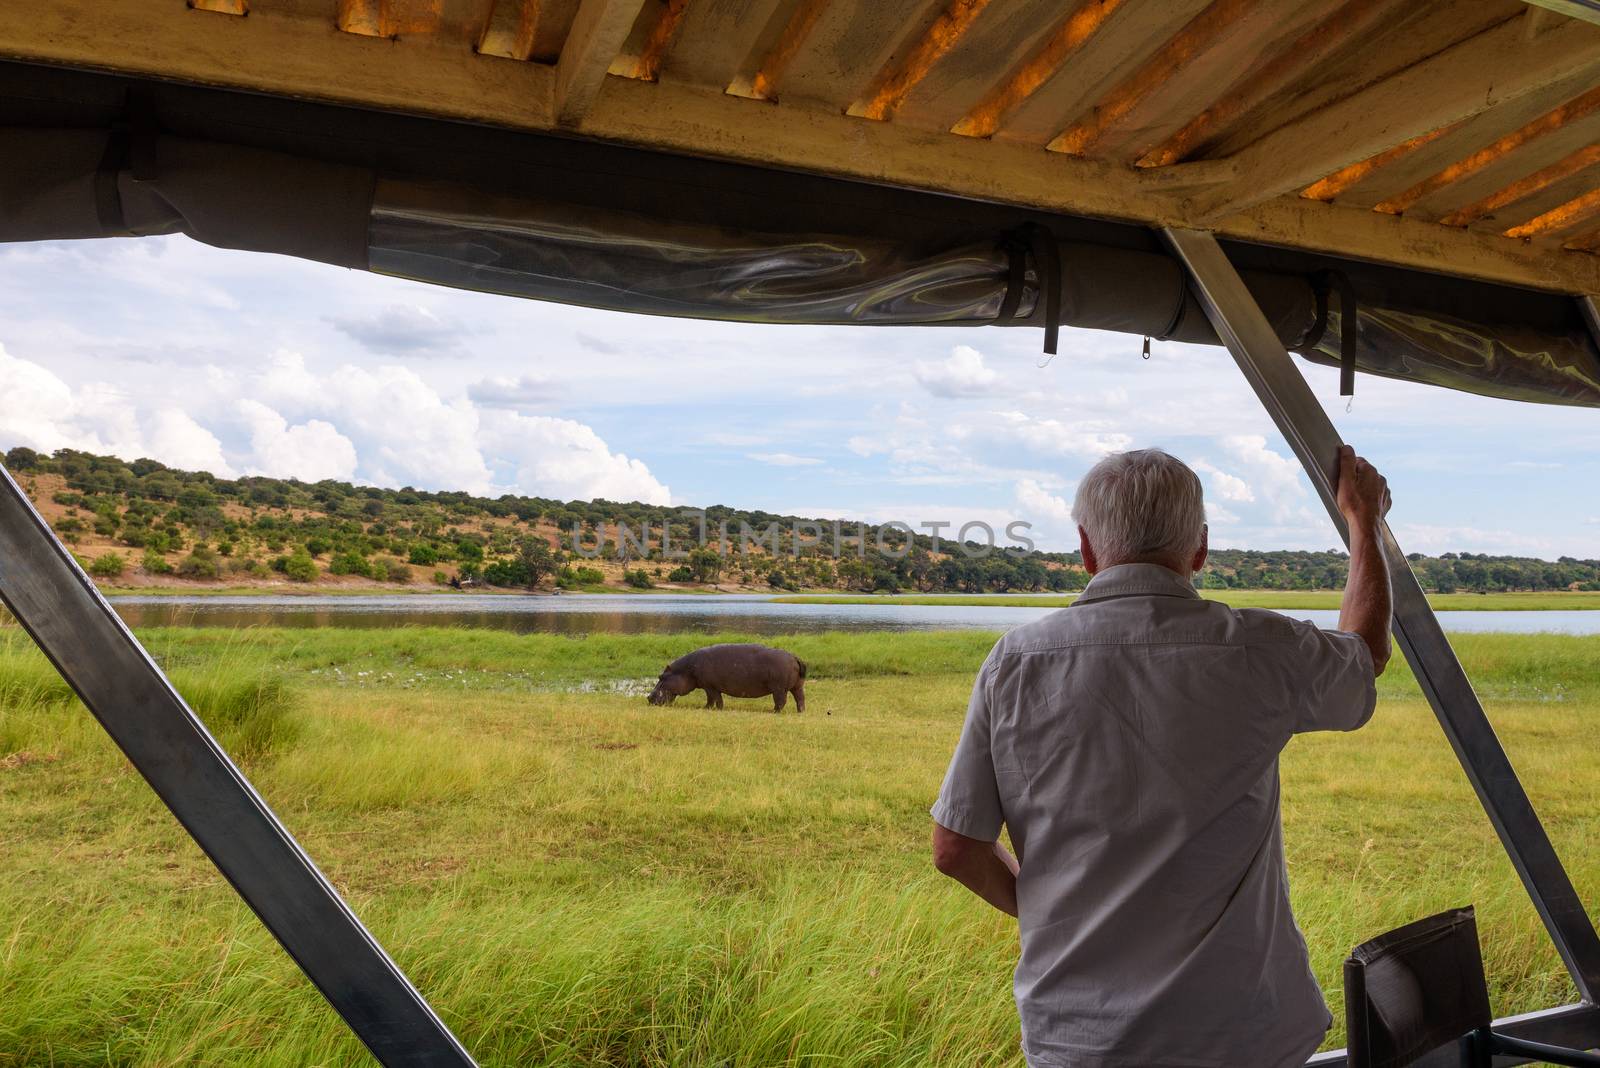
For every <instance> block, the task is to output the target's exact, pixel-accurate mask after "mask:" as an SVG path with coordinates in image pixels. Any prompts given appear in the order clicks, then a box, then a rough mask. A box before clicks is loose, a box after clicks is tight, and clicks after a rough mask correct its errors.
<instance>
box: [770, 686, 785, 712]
mask: <svg viewBox="0 0 1600 1068" xmlns="http://www.w3.org/2000/svg"><path fill="white" fill-rule="evenodd" d="M788 701H789V692H788V691H787V690H773V691H772V710H773V711H774V712H782V711H783V706H784V705H785V704H787V703H788Z"/></svg>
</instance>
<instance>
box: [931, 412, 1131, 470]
mask: <svg viewBox="0 0 1600 1068" xmlns="http://www.w3.org/2000/svg"><path fill="white" fill-rule="evenodd" d="M995 415H996V416H997V417H998V420H997V421H998V424H999V425H998V426H985V427H982V428H977V427H974V428H963V429H964V430H966V432H968V433H993V434H996V435H998V436H1000V437H1006V438H1011V439H1013V440H1015V441H1016V442H1018V443H1020V444H1022V445H1024V446H1026V447H1028V448H1030V449H1034V450H1035V451H1038V452H1043V453H1050V454H1055V455H1066V456H1080V457H1084V458H1087V459H1091V460H1098V459H1100V458H1101V457H1103V456H1108V455H1110V454H1111V453H1114V452H1121V451H1122V450H1124V449H1128V448H1131V447H1132V446H1133V438H1131V437H1129V436H1128V435H1127V434H1123V433H1121V432H1118V431H1113V430H1110V429H1109V428H1108V427H1107V426H1106V425H1105V424H1103V423H1100V422H1091V421H1081V422H1070V423H1067V422H1062V421H1061V420H1060V419H1039V418H1035V417H1034V416H1031V415H1028V414H1026V413H1024V412H1016V411H1012V412H998V413H995Z"/></svg>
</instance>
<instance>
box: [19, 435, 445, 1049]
mask: <svg viewBox="0 0 1600 1068" xmlns="http://www.w3.org/2000/svg"><path fill="white" fill-rule="evenodd" d="M0 600H3V601H4V602H5V605H6V607H7V608H9V609H10V610H11V613H12V615H14V616H16V618H17V621H18V622H19V623H21V624H22V626H23V628H24V629H25V630H26V631H27V632H28V634H29V635H30V636H32V638H33V640H34V641H35V642H37V643H38V645H39V648H40V649H42V650H43V651H44V654H45V656H47V657H49V658H50V661H51V662H52V663H53V664H54V665H55V667H56V670H58V671H60V672H61V676H62V678H64V679H66V680H67V682H68V684H70V685H71V686H72V688H73V690H75V691H76V692H77V694H78V696H79V697H80V698H82V699H83V703H84V704H85V705H87V706H88V708H89V711H90V712H92V713H93V714H94V717H95V718H96V719H98V720H99V721H100V725H101V726H103V727H104V728H105V729H106V733H108V734H110V735H111V737H112V740H113V741H115V742H116V743H117V745H118V746H120V747H121V749H122V751H123V752H124V753H125V754H127V757H128V759H129V760H130V761H131V762H132V763H133V766H134V767H135V768H137V769H138V771H139V774H141V775H143V776H144V778H145V781H146V782H148V783H149V784H150V786H151V788H153V789H154V790H155V792H156V793H157V794H158V795H159V796H160V798H161V800H162V801H164V802H165V803H166V805H167V807H168V808H169V809H171V810H172V814H173V815H174V816H176V817H177V818H178V822H179V823H181V824H183V827H184V829H185V830H187V831H188V832H189V834H190V835H191V836H192V837H193V838H194V840H195V841H196V842H197V843H198V844H199V846H200V848H201V849H202V850H204V851H205V853H206V855H207V856H209V857H210V858H211V860H212V862H213V863H214V864H216V866H217V869H218V870H219V871H221V872H222V874H223V876H224V877H225V878H226V879H227V880H228V882H230V883H232V884H233V888H234V889H235V890H236V891H238V893H239V896H240V897H242V898H244V901H245V903H246V904H247V905H249V906H250V907H251V909H253V910H254V911H255V914H256V915H257V916H259V917H260V918H261V922H262V923H264V924H266V925H267V929H268V930H270V931H271V932H272V934H273V935H274V936H275V937H276V938H277V939H278V941H279V942H280V943H282V945H283V948H284V949H286V950H287V951H288V952H289V956H291V957H293V958H294V961H295V963H296V964H298V965H299V966H300V968H301V970H302V971H304V972H305V973H306V976H307V978H309V979H310V980H311V981H312V982H313V983H314V984H316V986H317V989H318V990H320V991H321V992H322V995H323V997H325V998H327V999H328V1002H329V1003H330V1004H331V1005H332V1006H333V1007H334V1009H335V1010H337V1011H338V1013H339V1015H340V1016H342V1017H344V1020H345V1023H347V1024H349V1025H350V1029H351V1030H352V1031H354V1032H355V1033H356V1036H357V1037H358V1038H360V1039H361V1041H362V1042H364V1043H365V1044H366V1046H367V1048H368V1049H369V1050H371V1051H372V1054H373V1056H375V1057H376V1058H377V1059H378V1060H379V1061H380V1062H381V1063H382V1064H384V1065H386V1066H388V1068H399V1066H406V1068H423V1066H426V1068H446V1066H449V1068H456V1066H470V1065H472V1064H473V1060H472V1058H471V1056H469V1055H468V1053H467V1051H466V1050H465V1049H464V1048H463V1047H462V1045H461V1043H460V1042H458V1041H457V1040H456V1038H455V1036H454V1035H452V1034H451V1033H450V1030H449V1028H447V1027H446V1026H445V1025H444V1022H443V1021H441V1020H440V1019H439V1017H438V1016H437V1015H436V1014H435V1013H434V1011H433V1009H432V1008H430V1007H429V1005H428V1003H427V1002H426V1001H424V1000H423V998H422V995H421V994H419V993H417V990H416V988H415V987H413V986H412V985H411V983H410V982H409V981H408V980H407V979H406V977H405V975H403V974H402V973H401V971H400V969H399V968H398V967H397V966H396V965H395V963H394V961H392V960H390V959H389V956H388V954H386V953H385V952H384V951H383V947H382V946H380V945H378V943H377V941H376V940H375V939H373V937H372V935H370V934H369V933H368V932H367V930H366V928H365V927H363V926H362V925H361V921H360V920H358V919H356V916H355V914H354V913H353V912H351V911H350V908H349V906H347V905H346V904H345V903H344V900H343V899H342V898H340V896H339V893H338V891H336V890H335V889H334V888H333V886H332V884H330V883H329V882H328V880H327V878H326V877H324V876H323V874H322V872H320V871H318V870H317V866H316V865H315V864H314V863H312V861H311V858H310V857H309V856H307V855H306V853H305V850H303V849H301V848H300V845H299V844H298V843H297V842H296V841H295V840H294V838H293V837H292V836H291V835H290V834H289V832H288V831H287V830H286V829H285V828H284V826H283V824H281V823H279V822H278V819H277V817H276V816H274V815H273V814H272V811H271V810H270V809H269V808H267V805H266V802H265V801H263V800H262V799H261V797H260V796H259V795H258V794H257V793H256V791H255V789H254V788H253V787H252V786H251V785H250V783H249V781H248V780H246V779H245V777H244V774H243V773H242V772H240V770H239V769H238V768H237V767H236V766H235V765H234V763H233V761H231V760H229V759H228V756H227V754H226V753H224V752H223V751H222V747H221V746H219V745H218V744H217V742H216V740H215V739H213V738H212V737H211V734H210V733H209V732H208V731H207V730H206V728H205V725H204V724H203V723H201V722H200V720H199V718H198V717H196V716H195V714H194V713H193V712H192V711H191V710H190V709H189V706H188V705H187V704H186V703H185V702H184V700H183V698H182V697H180V696H179V695H178V691H177V690H175V689H174V688H173V686H172V683H171V682H169V681H168V680H167V677H166V675H164V674H163V673H162V671H161V669H160V668H159V667H157V666H156V663H155V661H153V660H152V659H151V658H150V656H149V654H148V653H146V652H145V650H144V648H143V647H142V646H141V645H140V644H139V642H138V640H137V639H135V638H134V636H133V634H132V632H131V631H129V630H128V628H127V626H126V625H124V624H123V622H122V620H121V619H119V618H118V617H117V615H116V613H115V612H113V611H112V610H111V606H110V605H109V604H108V603H106V600H105V598H104V597H102V596H100V593H99V591H98V590H96V589H95V586H94V584H93V583H92V582H90V581H89V577H88V576H87V575H85V574H84V573H83V570H82V569H81V568H79V567H78V565H77V562H76V561H75V560H74V559H73V558H72V554H71V553H69V552H68V551H67V549H66V547H65V546H63V545H62V544H61V542H60V541H59V540H57V538H56V536H55V535H54V534H53V533H52V532H51V530H50V528H49V527H48V526H47V525H46V524H45V521H44V520H43V519H42V518H41V517H40V515H39V513H38V512H37V511H36V510H35V509H34V507H33V504H32V503H31V502H30V501H29V500H28V497H27V495H26V494H24V493H23V492H22V489H21V488H20V487H18V485H17V483H16V481H15V480H13V479H12V477H11V475H10V474H9V473H8V472H6V471H5V469H4V468H3V467H0Z"/></svg>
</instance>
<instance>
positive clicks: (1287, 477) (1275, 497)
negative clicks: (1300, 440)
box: [1221, 434, 1316, 524]
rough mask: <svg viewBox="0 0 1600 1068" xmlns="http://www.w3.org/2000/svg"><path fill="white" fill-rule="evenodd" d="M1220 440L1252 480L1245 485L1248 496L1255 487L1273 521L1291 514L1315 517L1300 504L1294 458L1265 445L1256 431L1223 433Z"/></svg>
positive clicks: (1299, 481) (1301, 495)
mask: <svg viewBox="0 0 1600 1068" xmlns="http://www.w3.org/2000/svg"><path fill="white" fill-rule="evenodd" d="M1221 444H1222V448H1223V450H1224V451H1225V452H1227V453H1228V455H1229V456H1231V457H1233V459H1234V460H1235V461H1237V462H1238V463H1239V464H1240V465H1241V466H1242V467H1244V468H1245V469H1246V470H1247V471H1249V472H1250V475H1251V479H1252V482H1251V483H1249V484H1247V485H1246V489H1248V490H1249V491H1250V494H1251V499H1254V498H1255V496H1256V491H1257V490H1259V491H1260V496H1262V497H1263V498H1265V502H1266V504H1267V505H1268V507H1269V509H1270V511H1271V513H1272V518H1273V521H1274V522H1275V523H1280V524H1281V523H1283V522H1285V521H1286V520H1288V519H1290V518H1291V517H1293V518H1298V519H1302V520H1304V519H1308V518H1309V520H1310V521H1315V519H1316V515H1315V513H1312V512H1310V511H1309V510H1307V509H1306V508H1305V507H1304V501H1305V500H1306V487H1305V483H1304V482H1303V481H1302V480H1303V479H1304V478H1305V472H1304V471H1302V470H1301V468H1300V462H1299V461H1298V460H1295V459H1292V458H1291V457H1287V456H1282V455H1280V454H1278V453H1276V452H1273V451H1272V450H1271V449H1269V448H1267V439H1266V438H1265V437H1264V436H1262V435H1260V434H1232V435H1229V436H1227V437H1224V438H1223V439H1222V441H1221ZM1241 481H1242V480H1241ZM1224 496H1225V499H1229V500H1233V499H1236V498H1227V497H1226V495H1224Z"/></svg>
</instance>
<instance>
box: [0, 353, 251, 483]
mask: <svg viewBox="0 0 1600 1068" xmlns="http://www.w3.org/2000/svg"><path fill="white" fill-rule="evenodd" d="M0 434H3V435H4V444H5V445H26V446H28V447H29V448H33V449H38V450H39V451H41V452H54V451H55V450H56V449H82V450H84V451H86V452H100V453H111V454H112V455H114V456H120V457H122V458H123V459H125V460H135V459H138V458H139V457H141V456H151V457H155V458H156V459H159V460H162V461H164V462H167V463H171V464H174V465H176V466H182V467H190V468H194V469H198V470H203V471H210V472H212V473H213V474H216V475H221V476H222V477H224V478H229V477H232V476H233V474H234V469H233V467H232V465H230V464H229V463H228V461H227V460H226V459H225V457H224V455H223V451H222V443H221V442H220V441H219V440H218V439H217V437H216V435H215V434H213V433H211V432H210V431H209V430H207V429H206V428H205V427H203V426H201V425H200V424H199V423H197V422H196V421H195V420H194V419H193V418H192V417H190V416H189V415H188V414H187V413H185V412H183V411H182V410H181V409H178V408H173V407H170V406H162V407H159V408H155V409H152V410H146V411H140V410H138V409H137V407H136V406H135V405H133V404H131V403H129V399H128V397H127V395H126V393H124V392H123V391H122V390H119V389H116V388H114V387H111V386H108V385H105V384H104V383H88V384H87V385H85V386H83V387H81V388H79V389H73V388H72V387H71V386H69V385H68V384H67V383H66V382H65V381H64V380H62V379H61V378H60V376H58V375H57V374H56V373H55V372H53V371H51V370H49V369H48V368H46V367H43V366H41V365H40V364H37V363H34V362H33V361H31V360H24V359H22V358H20V357H17V356H13V355H11V354H10V353H9V352H7V351H6V349H5V347H4V346H0Z"/></svg>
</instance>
